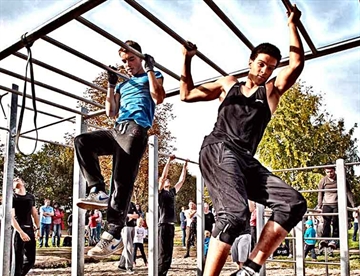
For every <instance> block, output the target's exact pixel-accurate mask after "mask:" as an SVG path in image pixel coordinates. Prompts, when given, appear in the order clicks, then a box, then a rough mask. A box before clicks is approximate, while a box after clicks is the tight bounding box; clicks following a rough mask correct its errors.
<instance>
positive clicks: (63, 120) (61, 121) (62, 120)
mask: <svg viewBox="0 0 360 276" xmlns="http://www.w3.org/2000/svg"><path fill="white" fill-rule="evenodd" d="M71 119H75V116H71V117H69V118H64V119H61V120H59V121H56V122H53V123H50V124H46V125H43V126H41V127H38V128H35V129H32V130H28V131H25V132H23V133H20V135H24V134H28V133H30V132H33V131H36V130H40V129H43V128H46V127H49V126H53V125H56V124H60V123H63V122H66V121H69V120H71ZM15 136H16V135H15Z"/></svg>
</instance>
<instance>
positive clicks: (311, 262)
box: [305, 261, 341, 266]
mask: <svg viewBox="0 0 360 276" xmlns="http://www.w3.org/2000/svg"><path fill="white" fill-rule="evenodd" d="M305 264H314V265H326V266H327V265H341V264H340V263H334V262H320V261H319V262H314V261H305Z"/></svg>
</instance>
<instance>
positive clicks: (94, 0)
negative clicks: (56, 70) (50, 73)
mask: <svg viewBox="0 0 360 276" xmlns="http://www.w3.org/2000/svg"><path fill="white" fill-rule="evenodd" d="M105 1H106V0H87V1H81V2H79V3H77V4H75V5H74V6H72V7H71V8H69V9H67V10H65V11H64V12H62V13H60V14H59V15H57V16H55V17H54V18H52V19H51V20H49V21H47V22H45V23H44V24H43V25H41V26H40V27H38V28H36V29H35V30H33V31H31V32H29V33H27V34H26V40H27V42H28V43H33V42H34V41H36V40H37V39H39V38H41V37H43V36H44V35H46V34H48V33H50V32H52V31H54V30H56V29H57V28H59V27H61V26H63V25H65V24H66V23H68V22H70V21H71V20H72V19H74V18H76V17H78V16H80V15H82V14H83V13H85V12H87V11H89V10H91V9H92V8H94V7H96V6H98V5H100V4H101V3H103V2H105ZM24 46H25V45H24V42H23V41H22V40H21V39H20V40H18V41H17V42H16V43H15V44H13V45H11V46H9V47H8V48H6V49H4V50H3V51H1V52H0V60H3V59H4V58H6V57H8V56H10V55H11V54H13V53H15V52H17V51H19V50H20V49H21V48H23V47H24Z"/></svg>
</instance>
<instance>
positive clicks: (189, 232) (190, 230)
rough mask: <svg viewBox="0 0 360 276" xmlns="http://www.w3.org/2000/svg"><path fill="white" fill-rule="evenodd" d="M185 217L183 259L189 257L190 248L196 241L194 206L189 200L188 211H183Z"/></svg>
mask: <svg viewBox="0 0 360 276" xmlns="http://www.w3.org/2000/svg"><path fill="white" fill-rule="evenodd" d="M185 217H186V254H185V256H184V258H188V257H190V247H191V245H194V244H195V240H196V204H195V203H194V202H193V201H192V200H190V202H189V209H187V210H185Z"/></svg>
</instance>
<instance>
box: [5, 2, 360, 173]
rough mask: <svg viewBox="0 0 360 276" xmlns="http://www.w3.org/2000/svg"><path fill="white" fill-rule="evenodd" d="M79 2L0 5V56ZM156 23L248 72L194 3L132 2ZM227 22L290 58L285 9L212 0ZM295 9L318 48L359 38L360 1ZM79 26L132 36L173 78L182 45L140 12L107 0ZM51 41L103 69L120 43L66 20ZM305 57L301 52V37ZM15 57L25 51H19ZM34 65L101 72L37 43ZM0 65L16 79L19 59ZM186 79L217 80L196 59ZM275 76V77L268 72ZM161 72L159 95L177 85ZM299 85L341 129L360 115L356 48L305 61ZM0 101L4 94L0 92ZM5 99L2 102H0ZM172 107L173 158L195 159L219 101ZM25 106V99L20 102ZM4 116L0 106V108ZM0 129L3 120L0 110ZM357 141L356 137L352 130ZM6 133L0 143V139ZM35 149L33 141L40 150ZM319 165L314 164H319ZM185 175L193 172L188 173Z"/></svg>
mask: <svg viewBox="0 0 360 276" xmlns="http://www.w3.org/2000/svg"><path fill="white" fill-rule="evenodd" d="M77 2H78V1H73V0H58V1H53V0H37V1H36V0H28V1H23V0H0V35H1V36H0V37H1V39H0V51H1V50H3V49H4V48H6V47H8V46H10V45H12V44H13V43H14V42H17V41H18V39H19V38H20V36H21V35H22V34H24V33H25V32H30V31H32V30H33V29H35V28H37V27H38V26H40V25H42V24H44V23H45V22H46V21H48V20H50V19H51V18H52V17H54V16H56V15H57V14H59V13H60V12H62V11H64V10H66V9H67V8H69V7H70V6H72V5H74V4H75V3H77ZM137 2H138V3H139V4H141V5H143V6H144V7H145V8H146V9H147V10H149V11H150V12H151V13H153V14H154V15H155V16H157V17H158V18H160V19H161V21H162V22H164V23H165V24H166V25H167V26H168V27H170V28H171V29H173V30H174V31H175V32H177V33H178V34H179V35H180V36H181V37H182V38H184V39H186V40H190V41H192V42H194V43H196V44H197V46H198V49H199V51H201V53H203V54H204V55H205V56H207V57H208V58H209V59H210V60H212V61H213V62H215V63H216V64H217V65H218V66H219V67H220V68H222V69H223V70H224V71H226V72H227V73H231V72H235V71H238V70H241V69H245V68H246V67H247V62H248V57H249V54H250V51H249V49H248V48H247V47H246V46H245V45H244V44H243V43H242V42H241V41H240V40H239V39H238V38H237V37H236V36H235V35H234V34H233V33H232V31H231V30H230V29H228V28H227V27H226V26H225V24H224V23H223V22H222V21H221V20H220V19H219V18H218V17H217V16H216V15H215V13H213V12H212V11H211V9H210V8H209V7H208V6H207V5H206V4H205V3H204V2H203V1H201V0H180V1H178V0H171V1H170V0H141V1H137ZM214 2H215V3H216V4H217V5H218V6H219V7H220V9H221V10H223V11H224V12H225V13H226V15H227V16H228V17H229V18H230V19H231V20H232V21H233V22H234V24H235V25H236V26H237V27H238V28H239V29H240V30H241V31H242V32H243V33H244V35H245V36H246V37H247V38H248V39H249V40H250V41H251V42H252V44H254V45H257V44H259V43H261V42H265V41H266V42H270V43H273V44H275V45H277V46H278V47H279V48H280V50H281V52H282V55H283V57H287V56H288V40H289V35H288V33H289V31H288V27H287V24H286V22H287V18H286V13H285V12H286V11H285V8H284V7H283V5H282V1H280V0H272V1H265V0H253V1H246V0H240V1H239V0H217V1H214ZM296 4H297V5H298V7H299V9H300V10H301V11H302V17H301V20H302V22H303V25H304V26H305V28H306V29H307V31H308V33H309V35H310V37H311V38H312V40H313V42H314V44H315V46H316V47H323V46H326V45H329V44H332V43H336V42H340V41H342V40H345V39H350V38H354V37H358V36H360V24H359V23H360V3H359V1H355V0H332V1H327V4H326V5H324V4H323V1H318V0H312V1H308V0H299V1H296ZM83 17H85V18H86V19H88V20H90V21H91V22H93V23H94V24H96V25H98V26H99V27H101V28H103V29H104V30H106V31H107V32H109V33H110V34H112V35H114V36H115V37H117V38H118V39H120V40H122V41H125V40H127V39H132V40H135V41H137V42H139V43H140V44H141V46H142V48H143V52H144V53H149V54H151V55H153V56H154V57H155V60H156V61H157V62H158V63H160V64H161V65H163V66H165V67H167V68H168V69H170V70H171V71H173V72H175V73H176V74H180V70H181V66H182V56H181V46H180V44H179V43H178V42H177V41H175V40H174V39H173V38H171V37H170V36H169V35H167V34H166V33H164V32H163V31H162V30H161V29H160V28H158V27H157V26H156V25H154V24H153V23H152V22H150V21H149V20H148V19H146V18H145V17H143V16H142V15H141V14H139V13H138V12H137V11H136V10H134V9H133V8H132V7H131V6H129V5H128V4H126V3H125V2H123V1H118V0H108V1H107V2H105V3H103V4H101V5H99V6H98V7H96V8H94V9H92V10H91V11H89V12H87V13H86V14H84V15H83ZM49 36H50V37H51V38H54V39H56V40H58V41H60V42H62V43H64V44H66V45H68V46H70V47H72V48H74V49H76V50H78V51H80V52H82V53H84V54H86V55H88V56H91V57H92V58H94V59H96V60H98V61H100V62H101V63H103V64H106V65H109V64H113V65H114V64H116V63H118V64H120V63H121V61H120V59H119V57H118V54H117V50H118V48H119V46H118V45H116V44H114V43H112V42H110V41H108V40H107V39H105V38H103V37H102V36H100V35H98V34H96V33H95V32H93V31H91V30H89V29H88V28H87V27H85V26H83V25H82V24H81V23H79V22H77V21H75V20H73V21H71V22H69V23H67V24H66V25H64V26H62V27H60V28H59V29H57V30H55V31H53V32H52V33H50V34H49ZM303 43H304V47H305V50H306V51H308V50H309V47H308V46H307V45H306V43H305V41H304V40H303ZM20 52H22V53H26V51H25V50H24V49H22V50H21V51H20ZM32 54H33V58H35V59H38V60H40V61H43V62H46V63H48V64H50V65H52V66H55V67H58V68H60V69H62V70H64V71H66V72H68V73H71V74H74V75H76V76H78V77H80V78H83V79H85V80H87V81H92V80H93V79H95V78H96V77H97V75H98V74H99V73H100V72H101V69H100V68H98V67H96V66H94V65H92V64H89V63H87V62H85V61H83V60H81V59H79V58H77V57H75V56H73V55H71V54H68V53H66V52H64V51H63V50H61V49H59V48H57V47H55V46H52V45H50V44H48V43H47V42H45V41H43V40H41V39H40V40H37V41H36V42H35V43H34V45H33V46H32ZM0 67H1V68H5V69H7V70H11V71H13V72H16V73H18V74H20V75H24V72H25V61H24V60H22V59H19V58H17V57H15V56H9V57H8V58H6V59H4V60H2V61H0ZM34 70H35V79H36V80H38V81H41V82H44V83H47V84H49V85H52V86H55V87H57V88H59V89H62V90H64V91H67V92H70V93H72V94H76V95H79V96H82V95H83V93H84V91H85V89H86V86H84V85H82V84H79V83H77V82H74V81H72V80H69V79H67V78H65V77H62V76H59V75H57V74H56V73H53V72H50V71H48V70H46V69H43V68H41V67H38V66H35V67H34ZM192 71H193V77H194V81H195V82H198V81H202V80H205V79H209V78H214V77H218V76H220V74H219V73H218V72H217V71H215V70H214V69H212V68H210V67H209V65H207V64H206V63H204V62H203V61H202V60H200V59H199V58H197V57H195V58H194V62H193V65H192ZM277 72H278V71H275V72H274V75H276V73H277ZM164 75H165V79H164V87H165V89H166V90H170V89H174V88H177V87H178V81H176V80H175V79H173V78H171V77H170V76H168V75H166V74H164ZM300 79H301V80H302V81H305V83H306V85H309V86H313V90H314V91H315V92H320V93H322V94H324V101H325V102H324V107H325V108H326V110H327V111H328V112H329V113H330V114H332V116H333V118H335V119H340V118H344V119H345V124H346V127H347V129H349V128H351V127H352V126H353V125H354V124H355V123H359V118H360V49H359V47H358V48H355V49H351V50H347V51H345V52H343V53H337V54H332V55H329V56H326V57H322V58H318V59H313V60H310V61H306V63H305V68H304V70H303V72H302V74H301V76H300ZM12 83H16V84H18V85H19V86H20V91H22V89H23V88H22V87H23V81H21V80H19V79H15V78H12V77H9V76H7V75H5V74H0V84H1V85H3V86H7V87H11V85H12ZM0 93H1V94H0V95H2V94H4V91H0ZM36 95H37V97H40V98H44V99H46V100H49V101H52V102H55V103H59V104H63V105H66V106H68V107H71V108H73V109H76V100H72V99H69V98H68V97H65V96H62V95H58V94H56V93H55V92H52V91H49V90H46V89H43V88H40V87H36ZM8 100H9V96H5V97H4V98H3V103H5V104H6V103H7V101H8ZM165 101H166V102H170V103H172V104H173V105H174V106H173V111H174V114H175V115H176V118H175V119H174V120H173V121H172V122H170V125H169V127H170V130H171V131H172V133H173V135H174V136H175V137H176V138H177V139H176V142H175V143H174V146H175V147H176V148H177V151H176V152H175V154H177V155H178V156H180V157H183V158H189V159H191V160H194V161H197V160H198V153H199V150H200V146H201V143H202V140H203V137H204V136H205V135H207V134H209V133H210V131H211V130H212V128H213V126H214V123H215V120H216V115H217V108H218V106H219V102H218V101H212V102H206V103H191V104H189V103H182V102H180V100H179V97H178V96H175V97H171V98H167V99H166V100H165ZM27 106H31V102H30V100H29V99H27ZM37 107H38V109H39V110H41V111H45V112H50V113H54V114H56V115H58V116H62V117H70V116H71V115H73V114H72V113H69V112H67V111H63V110H60V109H57V108H54V107H49V106H47V105H45V104H41V103H38V106H37ZM5 109H7V108H6V107H5ZM32 116H33V114H32V112H31V111H26V112H25V119H24V120H25V124H24V126H23V130H24V131H25V130H29V129H33V124H32ZM55 120H56V119H54V118H51V117H48V116H45V115H39V118H38V126H42V125H45V124H47V123H51V122H53V121H55ZM0 126H1V127H5V126H6V120H4V116H3V115H2V114H1V113H0ZM73 129H74V125H73V124H71V123H62V124H60V125H55V126H52V127H49V128H46V129H44V130H40V131H39V137H40V138H42V139H46V140H52V141H58V142H63V136H64V133H65V132H72V130H73ZM355 137H357V138H360V130H359V129H357V130H356V132H355ZM4 139H5V137H4V132H3V131H2V133H1V140H2V141H5V140H4ZM33 145H34V142H33V141H30V142H29V141H27V140H24V139H22V140H20V148H21V149H22V150H23V151H24V152H31V151H32V147H33ZM40 145H41V143H40ZM319 165H320V164H319ZM190 170H191V168H190Z"/></svg>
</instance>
